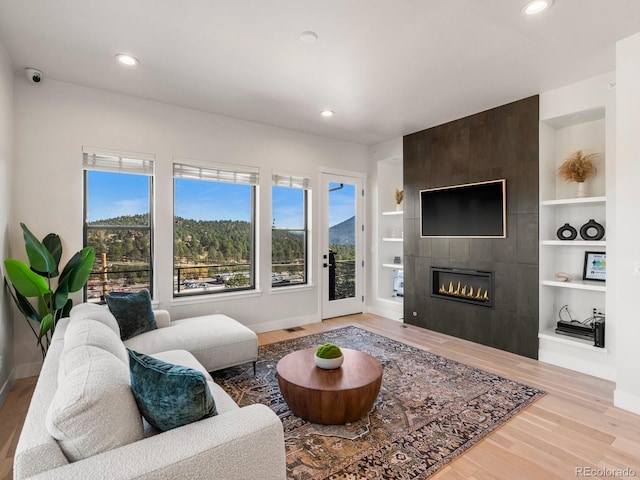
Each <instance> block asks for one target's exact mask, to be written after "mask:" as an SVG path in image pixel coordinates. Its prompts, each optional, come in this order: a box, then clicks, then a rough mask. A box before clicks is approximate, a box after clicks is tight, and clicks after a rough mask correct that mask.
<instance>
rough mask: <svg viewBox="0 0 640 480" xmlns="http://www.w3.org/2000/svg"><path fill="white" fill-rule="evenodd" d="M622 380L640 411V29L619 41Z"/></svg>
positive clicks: (626, 401)
mask: <svg viewBox="0 0 640 480" xmlns="http://www.w3.org/2000/svg"><path fill="white" fill-rule="evenodd" d="M616 84H617V85H616V109H617V110H616V124H617V129H616V130H617V134H616V148H617V152H616V190H615V195H616V204H617V209H616V225H617V232H616V240H615V244H614V248H615V251H616V258H618V259H619V265H618V268H617V269H616V279H615V280H616V288H615V291H614V292H612V293H613V294H614V295H615V301H616V305H617V318H616V321H617V327H618V328H617V331H618V334H617V348H618V351H617V370H618V372H617V373H618V376H617V383H616V390H615V393H614V404H615V405H616V406H619V407H621V408H625V409H627V410H631V411H632V412H635V413H638V414H640V348H639V347H640V343H639V342H640V312H639V309H638V296H639V295H640V273H637V272H635V270H636V269H637V268H640V220H639V217H638V203H639V202H640V193H639V190H638V186H639V185H640V135H639V134H638V132H640V34H636V35H633V36H631V37H628V38H626V39H624V40H621V41H620V42H618V44H617V46H616Z"/></svg>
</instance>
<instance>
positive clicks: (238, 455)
mask: <svg viewBox="0 0 640 480" xmlns="http://www.w3.org/2000/svg"><path fill="white" fill-rule="evenodd" d="M32 478H33V479H34V480H35V479H41V480H44V479H51V478H61V479H62V478H64V479H65V480H67V479H78V480H85V479H87V478H92V479H97V478H104V479H133V478H136V479H138V478H143V479H175V478H189V479H210V478H221V479H222V478H224V479H225V480H247V479H251V478H260V479H261V480H284V479H286V462H285V449H284V435H283V430H282V423H281V422H280V419H279V418H278V416H277V415H276V414H275V413H273V411H272V410H271V409H270V408H269V407H267V406H266V405H262V404H255V405H250V406H247V407H243V408H239V409H237V410H233V411H231V412H226V413H224V414H221V415H217V416H215V417H211V418H207V419H204V420H200V421H199V422H195V423H192V424H190V425H185V426H184V427H179V428H176V429H174V430H169V431H167V432H163V433H160V434H157V435H155V436H153V437H150V438H145V439H144V440H140V441H138V442H135V443H132V444H129V445H125V446H123V447H120V448H116V449H114V450H110V451H108V452H104V453H101V454H99V455H95V456H93V457H90V458H87V459H84V460H80V461H78V462H75V463H70V464H68V465H64V466H62V467H59V468H56V469H53V470H49V471H47V472H43V473H42V474H40V475H37V476H35V477H32Z"/></svg>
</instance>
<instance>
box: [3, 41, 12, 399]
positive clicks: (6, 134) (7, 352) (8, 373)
mask: <svg viewBox="0 0 640 480" xmlns="http://www.w3.org/2000/svg"><path fill="white" fill-rule="evenodd" d="M12 157H13V68H12V66H11V60H10V59H9V56H8V55H7V53H6V51H5V49H4V47H3V46H2V45H0V256H1V257H2V258H1V259H2V260H4V259H5V258H7V257H9V256H10V251H9V230H8V229H9V222H10V220H9V219H10V216H11V181H10V178H11V163H12V162H11V159H12ZM0 273H1V274H2V276H3V277H4V263H2V266H0ZM11 302H12V300H11V297H10V296H9V295H8V294H7V291H6V289H5V288H4V286H3V287H2V288H0V405H2V404H3V403H4V400H5V398H6V396H7V395H8V393H9V390H10V388H11V385H12V383H13V377H14V361H13V322H12V321H11Z"/></svg>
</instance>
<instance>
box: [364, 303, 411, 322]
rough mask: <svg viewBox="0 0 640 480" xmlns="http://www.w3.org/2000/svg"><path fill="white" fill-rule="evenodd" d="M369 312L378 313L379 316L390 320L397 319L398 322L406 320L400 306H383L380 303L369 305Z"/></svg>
mask: <svg viewBox="0 0 640 480" xmlns="http://www.w3.org/2000/svg"><path fill="white" fill-rule="evenodd" d="M367 312H368V313H373V314H374V315H378V316H379V317H384V318H388V319H389V320H395V321H396V322H400V323H402V322H404V320H403V319H402V315H403V313H402V310H399V309H398V308H393V307H391V308H387V307H381V306H379V305H375V306H374V305H369V306H368V307H367Z"/></svg>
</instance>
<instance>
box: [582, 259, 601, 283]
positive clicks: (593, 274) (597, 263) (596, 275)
mask: <svg viewBox="0 0 640 480" xmlns="http://www.w3.org/2000/svg"><path fill="white" fill-rule="evenodd" d="M606 276H607V254H606V252H584V270H583V271H582V279H583V280H596V281H598V282H604V281H605V280H606Z"/></svg>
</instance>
